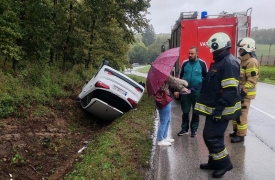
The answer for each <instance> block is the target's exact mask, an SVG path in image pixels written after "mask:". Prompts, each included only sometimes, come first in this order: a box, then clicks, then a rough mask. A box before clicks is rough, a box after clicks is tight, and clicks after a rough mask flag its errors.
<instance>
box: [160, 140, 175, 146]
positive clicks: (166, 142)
mask: <svg viewBox="0 0 275 180" xmlns="http://www.w3.org/2000/svg"><path fill="white" fill-rule="evenodd" d="M158 145H159V146H171V145H172V144H171V143H170V142H168V141H165V139H163V140H162V141H158Z"/></svg>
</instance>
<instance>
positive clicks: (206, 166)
mask: <svg viewBox="0 0 275 180" xmlns="http://www.w3.org/2000/svg"><path fill="white" fill-rule="evenodd" d="M213 163H214V162H213V158H212V156H208V162H207V163H202V164H200V169H214V170H215V167H214V165H213Z"/></svg>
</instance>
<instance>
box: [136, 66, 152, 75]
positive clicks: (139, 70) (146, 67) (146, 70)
mask: <svg viewBox="0 0 275 180" xmlns="http://www.w3.org/2000/svg"><path fill="white" fill-rule="evenodd" d="M150 67H151V65H147V66H145V67H143V68H140V69H138V70H137V71H138V72H141V73H148V71H149V69H150Z"/></svg>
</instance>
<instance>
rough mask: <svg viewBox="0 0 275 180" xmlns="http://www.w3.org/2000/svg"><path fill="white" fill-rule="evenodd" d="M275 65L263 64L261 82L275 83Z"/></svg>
mask: <svg viewBox="0 0 275 180" xmlns="http://www.w3.org/2000/svg"><path fill="white" fill-rule="evenodd" d="M274 72H275V67H274V66H261V67H260V76H259V82H264V83H268V84H275V73H274Z"/></svg>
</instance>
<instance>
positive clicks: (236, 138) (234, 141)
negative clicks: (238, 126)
mask: <svg viewBox="0 0 275 180" xmlns="http://www.w3.org/2000/svg"><path fill="white" fill-rule="evenodd" d="M243 141H244V136H238V135H236V136H235V137H233V138H232V139H231V143H238V142H243Z"/></svg>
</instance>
